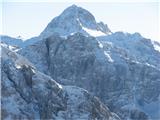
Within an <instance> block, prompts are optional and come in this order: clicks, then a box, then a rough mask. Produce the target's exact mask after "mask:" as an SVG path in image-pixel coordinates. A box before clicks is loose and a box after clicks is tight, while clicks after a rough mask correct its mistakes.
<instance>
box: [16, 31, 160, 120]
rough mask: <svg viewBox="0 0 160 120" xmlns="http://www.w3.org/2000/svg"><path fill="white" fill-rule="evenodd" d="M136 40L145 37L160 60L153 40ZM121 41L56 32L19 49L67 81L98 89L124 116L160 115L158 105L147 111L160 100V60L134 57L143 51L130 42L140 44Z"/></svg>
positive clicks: (41, 67) (145, 43)
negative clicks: (152, 44)
mask: <svg viewBox="0 0 160 120" xmlns="http://www.w3.org/2000/svg"><path fill="white" fill-rule="evenodd" d="M113 37H114V35H113ZM121 37H125V36H124V35H123V34H122V36H121V35H119V37H117V38H121ZM132 37H133V38H134V35H130V36H129V37H128V42H132V40H131V38H132ZM129 39H130V40H129ZM133 40H135V41H137V42H138V43H139V44H140V43H141V42H142V43H143V44H142V43H141V44H140V45H141V47H142V48H143V50H144V54H146V55H147V53H152V52H153V55H155V56H154V57H153V56H152V54H151V55H150V57H151V59H153V60H155V62H153V63H156V62H157V64H158V63H159V61H156V60H157V59H159V57H158V56H159V54H158V53H157V52H155V51H153V49H152V47H151V46H150V43H149V42H148V41H147V40H145V39H144V38H143V39H142V41H141V39H137V40H136V39H133ZM126 41H127V40H126ZM122 42H123V41H122ZM124 44H127V42H126V43H125V41H124ZM120 45H121V44H120ZM120 45H119V44H116V42H113V43H112V40H110V41H107V40H106V41H102V40H100V39H98V38H95V37H89V36H88V37H87V36H85V35H83V34H82V33H75V34H74V35H70V36H68V37H67V38H62V37H60V36H58V35H52V36H51V37H49V38H47V39H44V40H42V41H40V42H38V43H36V44H34V45H32V46H29V47H27V48H25V49H22V50H21V51H19V52H20V54H22V55H24V56H25V57H27V58H28V59H29V60H30V61H31V62H33V63H34V64H35V66H36V67H37V68H38V69H39V70H41V71H42V72H44V73H46V74H48V75H50V76H51V77H52V78H54V79H56V80H57V81H58V82H60V83H61V84H64V85H76V86H79V87H82V88H84V89H87V90H88V91H90V92H92V93H93V94H94V95H96V96H98V97H99V98H100V99H101V100H102V101H104V102H105V103H106V104H107V105H109V107H110V109H111V110H113V111H114V112H116V113H117V114H119V116H120V117H121V118H122V119H128V118H130V119H134V120H138V119H148V118H154V119H158V118H159V116H158V113H159V108H158V107H153V108H152V109H154V110H155V111H157V112H154V113H151V112H150V113H148V112H147V111H150V110H151V107H150V105H151V104H152V103H157V102H160V100H159V96H160V94H159V93H160V91H159V90H160V89H159V87H160V70H159V67H158V65H157V66H156V65H154V64H152V62H149V61H148V62H147V59H145V58H144V60H145V62H143V61H142V60H141V59H140V60H139V59H133V57H132V56H133V55H137V56H139V54H140V53H141V52H142V51H139V50H137V49H136V46H134V45H136V44H134V42H133V44H131V43H128V47H130V49H131V48H134V47H135V51H134V53H131V52H128V51H127V50H128V49H125V47H121V46H120ZM132 45H133V46H132ZM137 47H139V46H137ZM130 49H129V50H130ZM131 50H132V51H133V49H131ZM154 52H155V53H154ZM148 56H149V55H148ZM141 58H143V57H141ZM129 106H130V107H129Z"/></svg>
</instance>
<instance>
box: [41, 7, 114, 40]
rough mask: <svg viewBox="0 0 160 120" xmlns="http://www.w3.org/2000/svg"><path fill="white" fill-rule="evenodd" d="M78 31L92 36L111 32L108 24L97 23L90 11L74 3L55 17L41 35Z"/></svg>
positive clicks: (44, 36)
mask: <svg viewBox="0 0 160 120" xmlns="http://www.w3.org/2000/svg"><path fill="white" fill-rule="evenodd" d="M76 32H81V33H83V34H85V35H92V36H100V35H106V34H110V33H111V31H110V30H109V28H108V26H107V25H106V24H104V23H103V22H100V23H97V22H96V20H95V18H94V16H93V15H92V14H91V13H90V12H89V11H87V10H85V9H83V8H81V7H78V6H76V5H72V6H70V7H68V8H67V9H65V10H64V11H63V12H62V14H60V15H59V16H58V17H56V18H54V19H53V20H52V21H51V22H50V23H49V24H48V26H47V27H46V28H45V30H44V31H43V32H42V33H41V34H40V36H41V37H42V38H46V37H49V36H50V35H52V34H59V35H62V36H68V35H70V34H74V33H76Z"/></svg>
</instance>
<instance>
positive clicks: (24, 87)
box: [1, 47, 120, 120]
mask: <svg viewBox="0 0 160 120" xmlns="http://www.w3.org/2000/svg"><path fill="white" fill-rule="evenodd" d="M1 50H2V51H1V52H2V56H1V59H2V63H1V67H2V81H1V83H2V89H1V90H2V91H1V93H2V94H1V113H2V114H1V118H2V119H3V120H8V119H10V120H11V119H12V120H17V119H42V120H44V119H54V120H90V119H91V120H97V119H98V120H120V119H119V117H118V116H117V115H116V114H115V113H112V112H110V111H109V109H108V108H107V107H106V106H105V105H104V104H103V103H102V102H100V101H99V99H98V98H96V97H95V96H92V95H90V94H89V93H88V92H87V91H86V90H84V89H82V88H78V87H74V86H61V85H60V84H58V83H57V82H55V81H54V80H53V79H52V78H51V77H49V76H47V75H44V74H43V73H40V72H39V71H37V70H36V69H35V67H33V66H32V64H31V63H30V62H29V61H28V60H26V59H24V58H23V57H22V56H20V55H18V54H16V53H15V52H12V51H10V50H9V49H7V48H5V47H1Z"/></svg>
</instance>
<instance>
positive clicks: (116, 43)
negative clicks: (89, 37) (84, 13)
mask: <svg viewBox="0 0 160 120" xmlns="http://www.w3.org/2000/svg"><path fill="white" fill-rule="evenodd" d="M97 38H98V39H99V40H100V42H101V44H104V45H105V44H109V43H111V44H112V47H110V48H113V49H114V50H115V49H117V50H119V52H121V53H123V54H124V55H125V56H126V59H132V60H133V61H137V62H140V63H144V64H146V65H150V66H154V67H156V68H157V69H160V52H159V51H158V46H160V45H159V44H158V43H157V42H154V44H153V41H151V40H150V39H146V38H143V37H142V36H141V35H140V34H139V33H134V34H130V33H123V32H115V33H113V34H111V35H108V36H101V37H97ZM104 49H105V48H104Z"/></svg>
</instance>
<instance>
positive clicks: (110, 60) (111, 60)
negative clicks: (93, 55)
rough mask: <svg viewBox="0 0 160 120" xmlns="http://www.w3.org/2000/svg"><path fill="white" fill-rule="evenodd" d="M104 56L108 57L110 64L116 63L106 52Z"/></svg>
mask: <svg viewBox="0 0 160 120" xmlns="http://www.w3.org/2000/svg"><path fill="white" fill-rule="evenodd" d="M104 54H105V56H106V57H107V59H108V61H109V62H114V60H113V59H112V58H111V56H110V55H109V54H108V53H107V52H106V51H104Z"/></svg>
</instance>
